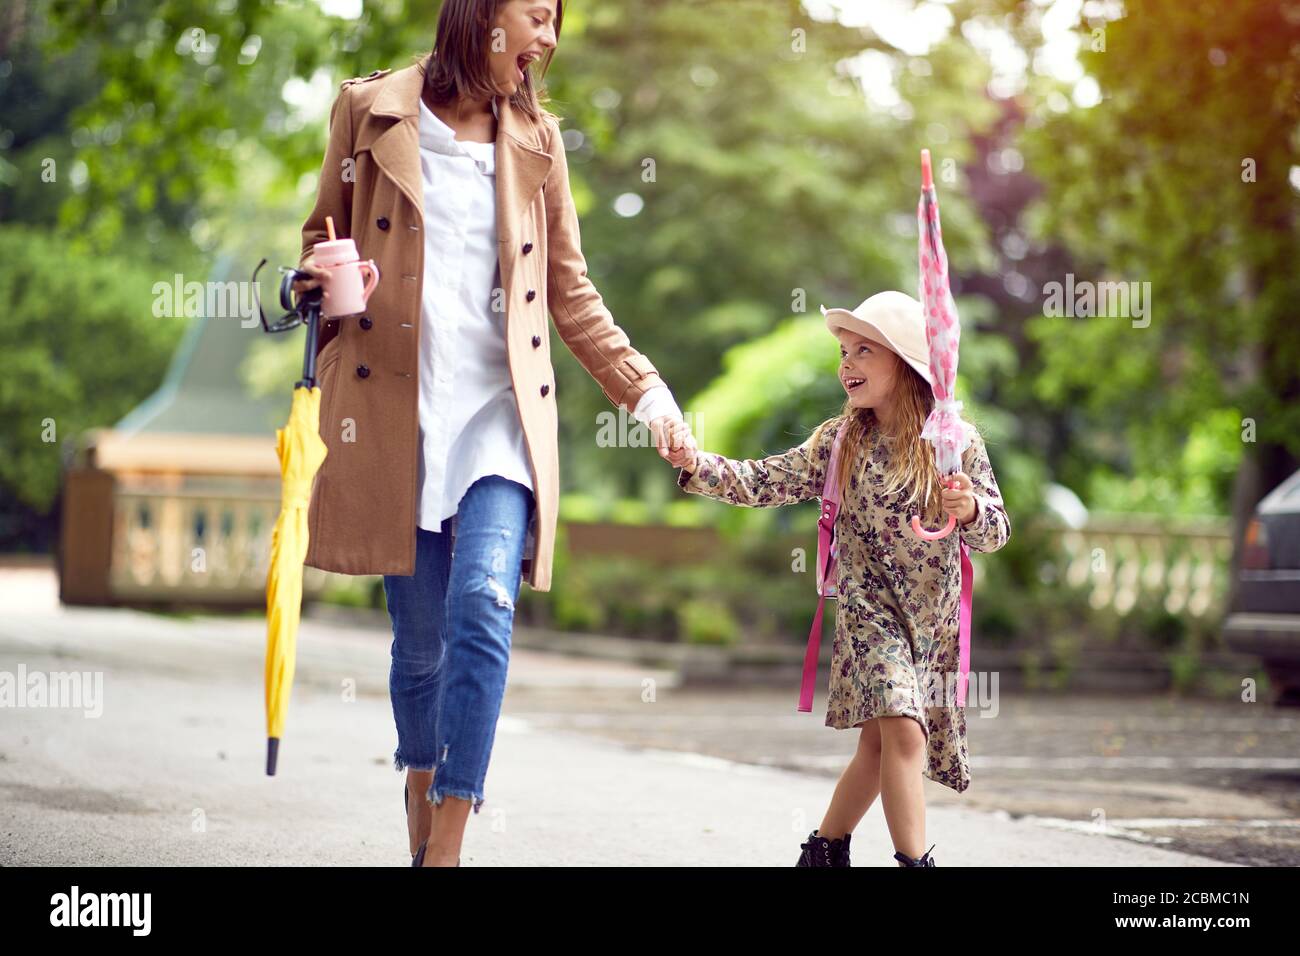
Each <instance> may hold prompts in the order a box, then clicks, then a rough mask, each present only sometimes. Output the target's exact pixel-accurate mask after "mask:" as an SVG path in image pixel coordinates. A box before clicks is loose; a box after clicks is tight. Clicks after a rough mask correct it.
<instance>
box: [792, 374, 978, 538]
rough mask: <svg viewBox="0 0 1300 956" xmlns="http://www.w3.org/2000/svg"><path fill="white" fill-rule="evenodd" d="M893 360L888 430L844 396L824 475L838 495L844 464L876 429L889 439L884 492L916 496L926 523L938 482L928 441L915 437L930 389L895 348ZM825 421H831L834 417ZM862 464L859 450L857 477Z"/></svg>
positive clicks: (930, 401) (934, 515)
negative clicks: (838, 437)
mask: <svg viewBox="0 0 1300 956" xmlns="http://www.w3.org/2000/svg"><path fill="white" fill-rule="evenodd" d="M894 361H895V362H896V363H897V364H896V367H895V371H894V416H893V421H892V422H891V424H890V427H889V430H888V431H884V426H883V425H882V424H881V422H880V420H879V419H878V418H877V417H876V413H875V412H874V411H872V410H871V409H869V408H857V407H855V406H854V405H853V403H852V401H851V400H850V399H848V398H846V399H845V400H844V408H843V409H842V410H841V411H840V415H841V416H843V417H846V418H848V420H849V424H848V430H847V431H846V432H845V434H844V442H843V445H842V447H841V449H840V463H839V471H838V474H836V475H833V476H828V478H829V479H830V480H833V481H835V482H836V485H835V487H838V488H839V489H840V494H841V496H843V493H844V489H845V488H846V487H847V486H848V480H849V474H850V469H851V468H852V466H853V463H854V462H857V461H858V457H859V456H858V452H859V451H860V450H861V449H862V448H863V447H864V446H865V445H866V443H867V439H868V436H870V435H871V433H872V431H873V430H881V431H882V433H883V435H884V437H887V438H891V439H892V440H893V442H892V445H891V446H890V450H889V463H888V464H887V465H886V466H885V474H886V488H885V493H886V494H893V493H895V492H897V491H899V490H902V491H903V492H904V493H905V494H906V495H907V497H906V498H905V499H904V501H903V504H904V505H905V506H906V505H911V504H913V503H914V502H920V503H921V505H920V507H919V508H918V509H917V511H918V513H919V514H920V515H921V519H922V521H924V522H925V523H926V524H932V523H934V522H937V521H940V520H941V519H942V515H943V508H942V499H941V498H940V494H939V492H940V488H941V487H942V482H941V480H940V475H939V469H938V467H937V466H936V465H935V461H934V446H933V445H931V444H930V442H929V441H927V440H926V439H924V438H922V437H921V429H922V428H924V427H925V420H926V418H927V417H928V416H929V414H930V410H931V409H932V408H934V392H933V391H932V390H931V388H930V385H929V384H928V383H927V382H926V380H925V379H923V378H922V377H921V376H920V375H919V374H918V373H917V371H916V370H915V369H914V368H912V367H911V366H910V365H908V364H907V363H906V362H904V361H903V360H902V359H900V358H899V357H898V356H897V354H894ZM963 420H965V418H964V417H963ZM829 421H830V422H834V421H836V419H830V420H829ZM828 424H829V422H823V423H822V424H821V425H818V426H817V429H816V430H815V431H814V432H813V434H814V436H817V437H814V445H815V444H816V442H817V440H818V437H820V433H821V430H822V429H823V428H825V427H827V425H828ZM967 424H970V423H969V422H967ZM868 466H869V462H868V461H867V457H866V456H865V455H864V456H862V460H861V462H860V463H859V464H858V468H857V474H858V476H859V477H861V476H862V475H863V473H865V471H866V470H867V467H868Z"/></svg>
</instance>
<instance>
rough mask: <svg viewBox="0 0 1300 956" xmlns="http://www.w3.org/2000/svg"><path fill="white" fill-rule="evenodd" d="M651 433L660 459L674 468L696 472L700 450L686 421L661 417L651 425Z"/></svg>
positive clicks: (669, 416) (665, 416) (666, 416)
mask: <svg viewBox="0 0 1300 956" xmlns="http://www.w3.org/2000/svg"><path fill="white" fill-rule="evenodd" d="M650 433H651V434H652V435H653V436H654V440H655V448H656V449H657V450H658V452H659V457H661V458H663V459H664V460H665V461H667V462H668V463H669V464H670V465H672V466H673V467H674V468H685V469H686V470H687V471H694V470H695V454H696V452H697V451H698V450H699V449H698V448H697V447H696V444H695V436H694V435H692V434H691V426H690V425H688V424H686V420H685V419H682V418H673V417H672V416H671V415H661V416H660V417H658V418H656V419H655V420H654V421H652V422H651V423H650Z"/></svg>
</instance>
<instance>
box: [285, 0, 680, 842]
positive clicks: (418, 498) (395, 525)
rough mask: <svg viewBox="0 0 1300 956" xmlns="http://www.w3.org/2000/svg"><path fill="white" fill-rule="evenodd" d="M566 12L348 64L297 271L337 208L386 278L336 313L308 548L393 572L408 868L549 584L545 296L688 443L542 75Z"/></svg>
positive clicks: (483, 12)
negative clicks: (593, 221)
mask: <svg viewBox="0 0 1300 956" xmlns="http://www.w3.org/2000/svg"><path fill="white" fill-rule="evenodd" d="M562 18H563V4H562V2H561V0H447V2H445V3H444V4H443V6H442V11H441V14H440V15H439V18H438V27H437V35H436V38H435V43H434V48H433V52H432V53H431V54H430V55H427V56H423V57H421V59H420V60H419V61H418V62H417V63H415V64H413V65H411V66H408V67H406V68H405V69H402V70H398V71H396V72H391V73H390V72H389V71H376V72H375V73H372V74H371V75H370V76H368V77H366V78H364V79H354V80H348V81H345V82H344V83H343V84H342V88H341V91H340V94H339V96H338V97H337V99H336V100H335V102H334V106H333V108H332V109H331V111H330V137H329V145H328V148H327V150H326V153H325V160H324V163H323V165H322V168H321V178H320V188H319V192H318V195H317V199H316V206H315V208H314V209H313V210H312V213H311V215H310V216H309V217H308V219H307V222H306V223H305V224H304V226H303V258H302V260H301V263H300V268H301V269H302V271H304V272H307V273H309V274H310V275H311V276H313V278H312V279H310V280H300V282H299V283H298V284H297V288H298V289H299V291H305V290H306V289H308V288H312V287H314V286H316V285H318V284H319V280H320V279H321V278H322V277H324V276H325V275H326V274H325V273H324V271H323V270H322V269H320V268H318V267H317V266H316V265H315V263H314V262H313V261H312V256H311V250H312V247H313V246H314V245H315V243H317V242H320V241H322V240H324V239H325V238H327V234H326V222H325V219H326V216H332V217H333V221H334V224H335V228H336V230H337V232H338V234H339V235H350V236H351V237H352V238H353V239H355V240H356V243H357V248H358V251H359V252H360V254H361V258H363V259H374V260H375V262H376V263H378V265H379V268H380V272H381V275H382V278H381V280H380V282H379V285H378V288H377V289H376V291H375V293H374V295H373V296H372V297H371V299H370V303H369V306H368V309H367V312H366V314H365V315H363V316H353V317H348V318H344V319H341V320H335V321H331V322H326V323H324V324H323V326H322V329H321V336H320V342H319V344H318V348H319V350H320V351H319V364H318V368H319V372H318V378H319V382H320V387H321V393H322V395H321V398H322V407H321V422H320V429H321V437H322V438H323V439H324V441H325V443H326V446H327V448H328V450H329V454H328V455H327V457H326V459H325V464H324V466H323V467H322V469H321V471H320V472H319V474H318V475H317V477H316V480H315V484H314V486H313V492H312V501H311V509H310V513H309V523H310V534H311V542H310V547H309V551H308V555H307V564H309V565H311V566H312V567H317V568H321V569H324V570H327V571H336V572H341V573H344V574H383V575H384V593H385V595H386V597H387V600H388V609H389V615H390V617H391V620H392V626H393V644H392V658H393V660H392V670H391V673H390V680H389V687H390V692H391V695H392V701H393V715H394V720H395V722H396V725H397V741H398V742H397V750H396V752H395V754H394V764H395V766H396V768H397V769H398V770H401V769H403V768H405V769H406V771H407V775H406V792H405V794H404V800H405V802H406V804H407V807H408V819H407V832H408V836H409V838H410V844H411V852H412V865H413V866H420V865H423V866H455V865H458V863H459V855H460V847H461V839H462V836H463V833H464V827H465V823H466V820H467V819H468V814H469V810H470V807H471V804H472V805H473V810H474V811H475V812H478V811H479V808H480V806H481V805H482V802H483V781H484V778H485V776H486V772H487V764H488V758H489V755H490V752H491V748H492V743H493V739H494V734H495V728H496V721H497V717H498V715H499V713H500V707H501V698H502V696H503V694H504V691H505V679H506V671H507V662H508V657H509V649H510V632H511V627H512V625H513V621H514V600H515V598H516V597H517V596H518V593H519V588H520V585H521V581H522V578H523V577H524V576H527V577H528V581H529V585H530V586H531V587H532V588H533V589H534V590H539V591H546V590H549V589H550V576H551V561H552V552H553V550H554V541H555V526H556V519H557V512H558V507H559V457H558V452H557V447H556V444H557V415H556V408H555V393H554V372H553V369H552V367H551V362H550V350H549V346H550V337H549V334H548V331H549V330H548V328H547V324H546V316H547V314H548V312H549V314H550V315H551V317H552V319H553V321H554V323H555V326H556V329H557V331H558V332H559V334H560V336H561V338H562V339H563V340H564V342H565V344H566V345H567V346H568V347H569V349H570V350H571V351H572V352H573V354H574V355H575V356H576V357H577V359H578V361H579V362H581V363H582V365H583V366H584V367H585V368H586V369H587V371H588V372H589V373H590V374H591V376H592V377H593V378H594V379H596V381H597V382H598V383H599V384H600V387H601V388H602V390H603V391H604V393H605V395H606V396H607V397H608V398H609V400H610V401H611V402H612V403H614V404H616V405H621V406H622V407H624V408H626V409H627V410H628V411H629V412H631V413H632V414H633V415H634V416H636V418H637V419H638V420H639V421H641V422H643V423H648V424H649V425H650V426H651V429H652V431H653V433H654V435H655V440H656V445H657V447H658V450H659V453H660V455H661V456H662V457H664V458H665V459H667V460H669V461H670V462H673V463H674V464H676V462H677V460H678V459H679V456H680V455H681V454H682V452H683V451H684V450H685V448H686V447H688V446H689V445H690V444H691V443H692V442H693V439H692V438H691V437H690V435H689V432H688V431H687V430H686V429H685V428H684V423H683V422H682V421H681V418H682V416H681V412H680V411H679V409H678V408H677V404H676V402H675V401H674V400H673V397H672V393H671V392H670V391H669V390H668V388H667V386H666V385H664V383H663V381H662V379H661V378H660V376H659V373H658V371H657V370H656V369H655V367H654V365H653V364H651V362H650V361H649V360H648V359H647V358H646V357H645V356H644V355H642V354H641V353H640V352H638V351H637V350H636V349H634V348H633V347H632V345H631V343H630V342H629V341H628V337H627V335H626V334H625V333H624V332H623V331H622V330H621V329H620V328H619V327H618V326H617V325H615V324H614V321H613V318H612V317H611V316H610V314H609V311H608V309H606V308H605V306H604V303H603V302H602V300H601V297H600V294H599V293H598V292H597V291H596V289H595V288H594V287H593V286H592V284H591V282H590V281H589V280H588V278H587V268H586V262H585V260H584V258H583V255H582V250H581V247H580V242H579V234H578V220H577V215H576V213H575V211H574V207H573V200H572V197H571V195H570V192H569V179H568V166H567V162H566V159H565V153H564V144H563V140H562V138H561V135H560V129H559V123H558V120H557V119H556V117H554V116H552V115H551V114H549V113H547V112H545V111H544V110H543V109H542V107H541V105H540V104H541V102H542V100H541V99H539V92H540V91H539V89H538V88H537V86H536V85H535V82H534V78H533V75H532V71H533V64H539V65H540V68H541V71H542V72H543V73H544V72H545V67H546V66H547V65H548V64H549V61H550V59H551V56H552V55H553V54H554V51H555V48H556V45H557V42H558V38H559V34H560V27H561V22H562ZM542 95H543V96H544V94H542ZM670 422H671V423H674V424H675V425H676V426H677V427H675V428H674V429H673V432H672V434H671V435H670V434H669V432H668V429H667V428H666V426H667V425H668V424H669V423H670ZM412 794H421V795H425V796H427V798H428V799H427V801H426V800H420V799H416V800H410V796H411V795H412ZM447 798H450V799H447Z"/></svg>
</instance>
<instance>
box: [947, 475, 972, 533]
mask: <svg viewBox="0 0 1300 956" xmlns="http://www.w3.org/2000/svg"><path fill="white" fill-rule="evenodd" d="M940 494H941V496H942V500H943V510H944V512H945V513H946V514H950V515H952V516H953V517H954V518H956V519H957V523H958V524H970V523H971V522H972V521H974V520H975V513H976V512H975V484H974V482H972V481H971V480H970V476H969V475H967V474H966V473H965V472H964V471H958V472H954V473H953V474H951V475H949V476H948V478H947V479H946V480H945V482H944V487H943V489H942V491H941V492H940Z"/></svg>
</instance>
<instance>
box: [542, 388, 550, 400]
mask: <svg viewBox="0 0 1300 956" xmlns="http://www.w3.org/2000/svg"><path fill="white" fill-rule="evenodd" d="M550 390H551V386H549V385H543V386H542V398H545V397H546V393H547V392H549V391H550Z"/></svg>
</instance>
